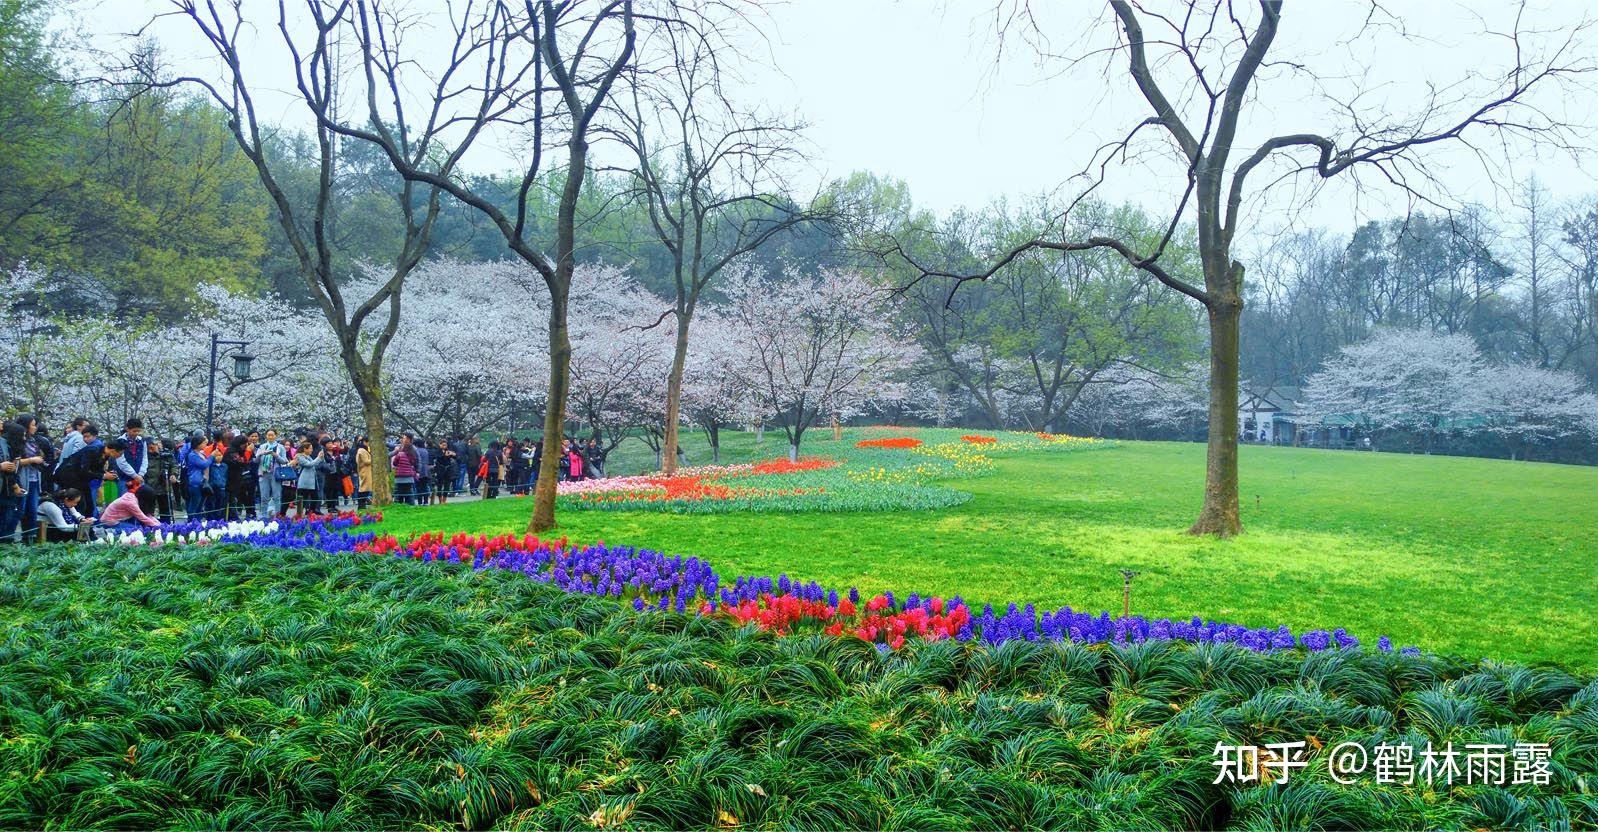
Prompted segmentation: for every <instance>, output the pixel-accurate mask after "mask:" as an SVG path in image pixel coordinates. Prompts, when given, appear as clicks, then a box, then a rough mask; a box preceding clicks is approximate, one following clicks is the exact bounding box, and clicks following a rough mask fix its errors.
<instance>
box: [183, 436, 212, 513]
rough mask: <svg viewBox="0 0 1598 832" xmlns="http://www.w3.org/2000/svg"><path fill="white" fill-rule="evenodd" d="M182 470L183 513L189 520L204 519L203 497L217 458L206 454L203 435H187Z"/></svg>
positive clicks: (209, 483) (209, 484)
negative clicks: (183, 480) (183, 485)
mask: <svg viewBox="0 0 1598 832" xmlns="http://www.w3.org/2000/svg"><path fill="white" fill-rule="evenodd" d="M183 447H184V448H186V449H187V450H185V451H184V452H183V455H182V456H183V470H184V472H185V474H184V479H185V483H184V484H185V491H184V497H185V499H184V503H183V513H184V514H186V515H188V518H189V519H190V520H204V519H205V496H206V492H207V490H208V489H209V488H210V487H211V466H213V465H215V464H216V463H217V460H218V457H215V456H212V455H211V454H210V453H208V452H207V450H206V449H207V447H208V446H207V445H206V443H205V434H203V433H201V432H199V431H195V432H194V433H192V434H190V435H189V441H188V442H186V443H184V446H183Z"/></svg>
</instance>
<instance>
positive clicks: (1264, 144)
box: [887, 0, 1594, 537]
mask: <svg viewBox="0 0 1598 832" xmlns="http://www.w3.org/2000/svg"><path fill="white" fill-rule="evenodd" d="M1151 5H1153V4H1151V3H1145V2H1134V0H1111V2H1110V4H1109V6H1110V10H1111V12H1113V16H1114V25H1115V32H1116V34H1117V41H1116V43H1114V44H1111V45H1106V46H1104V47H1103V48H1095V49H1091V50H1089V51H1088V52H1087V53H1086V54H1085V55H1081V56H1077V57H1075V58H1073V59H1071V60H1070V62H1069V66H1071V67H1075V66H1078V65H1081V64H1084V63H1085V62H1087V61H1088V60H1089V59H1092V58H1104V57H1110V58H1119V59H1122V60H1124V61H1125V62H1126V63H1125V66H1126V72H1128V73H1129V75H1130V79H1131V81H1132V82H1133V84H1134V85H1135V86H1136V88H1137V92H1138V94H1139V95H1140V97H1141V98H1142V100H1143V102H1144V103H1145V104H1146V105H1147V107H1148V109H1149V110H1150V111H1151V112H1152V115H1150V116H1148V117H1147V118H1145V119H1143V120H1142V121H1140V122H1138V123H1137V124H1136V125H1135V126H1134V127H1132V128H1131V129H1130V130H1129V131H1127V132H1126V133H1125V135H1124V138H1122V139H1121V140H1120V141H1117V142H1113V143H1111V144H1109V145H1106V146H1105V147H1103V148H1101V150H1100V152H1099V153H1098V154H1095V157H1094V158H1093V159H1092V160H1091V161H1090V163H1089V165H1088V166H1087V169H1086V170H1087V171H1088V174H1087V175H1088V176H1089V178H1090V179H1091V180H1092V181H1093V184H1092V185H1090V186H1089V187H1088V188H1087V192H1091V191H1092V190H1093V189H1094V188H1095V187H1096V186H1097V185H1098V184H1100V183H1102V182H1103V181H1104V172H1105V170H1106V169H1107V168H1108V167H1109V166H1110V165H1111V164H1113V163H1115V162H1116V161H1118V160H1125V159H1128V158H1129V157H1131V156H1132V155H1133V151H1134V149H1135V147H1137V146H1140V145H1138V144H1137V143H1139V142H1141V141H1143V140H1144V139H1143V136H1144V134H1145V131H1148V130H1150V128H1152V129H1153V132H1155V133H1156V134H1157V136H1158V139H1157V141H1158V142H1159V143H1160V145H1161V146H1162V147H1163V148H1166V149H1170V150H1174V158H1175V159H1176V160H1177V162H1178V164H1180V166H1181V169H1182V173H1183V180H1184V181H1185V183H1186V184H1185V187H1183V188H1182V189H1181V192H1180V194H1179V195H1178V197H1177V199H1176V206H1175V208H1174V210H1173V211H1172V212H1171V215H1170V225H1169V228H1168V230H1167V232H1166V234H1165V235H1164V238H1163V239H1162V240H1160V241H1159V242H1158V243H1157V244H1155V245H1153V246H1151V247H1139V246H1138V245H1137V244H1136V242H1135V241H1129V240H1126V239H1123V238H1119V237H1115V236H1109V235H1095V236H1089V237H1086V238H1076V237H1071V236H1068V235H1067V233H1066V231H1067V229H1068V228H1069V226H1068V224H1066V223H1064V222H1061V223H1060V224H1059V228H1058V229H1057V233H1055V234H1051V235H1044V236H1040V237H1038V238H1037V239H1033V240H1029V241H1026V242H1023V243H1021V244H1020V245H1017V246H1015V247H1014V248H1012V249H1011V250H1010V251H1008V252H1006V253H1004V254H1003V255H1001V256H1000V257H998V258H996V259H995V260H994V261H993V262H992V263H991V264H990V265H989V266H988V268H986V269H984V270H981V271H979V272H977V273H974V274H972V273H956V272H954V271H952V270H949V269H939V268H937V267H935V266H930V265H923V264H919V263H915V262H914V261H913V260H911V263H912V265H913V266H914V267H915V268H916V270H917V271H918V272H919V273H920V277H921V279H925V278H932V277H942V278H949V279H953V280H954V281H956V282H955V286H958V285H959V282H963V281H967V280H985V279H987V278H989V277H991V276H993V275H994V274H996V273H998V272H999V271H1000V270H1002V269H1004V268H1005V267H1006V266H1008V265H1009V264H1010V263H1012V262H1014V261H1015V260H1016V259H1017V258H1019V257H1021V256H1023V255H1025V254H1027V253H1028V252H1030V251H1034V250H1037V249H1047V250H1054V251H1083V250H1087V249H1108V250H1110V251H1113V252H1115V253H1116V254H1118V255H1120V256H1121V257H1123V258H1125V259H1126V260H1127V262H1129V263H1131V264H1132V265H1133V266H1135V267H1137V268H1139V269H1142V270H1144V271H1146V272H1148V273H1149V274H1151V275H1153V276H1154V278H1156V279H1157V280H1159V281H1160V283H1162V284H1164V285H1165V286H1166V287H1168V288H1170V289H1171V290H1172V291H1176V292H1180V293H1181V294H1183V295H1185V296H1186V297H1188V298H1191V299H1193V300H1194V301H1196V302H1198V303H1199V304H1200V305H1202V306H1203V308H1204V310H1205V312H1206V314H1207V316H1208V318H1209V332H1210V379H1209V381H1210V406H1209V432H1208V451H1207V462H1206V472H1205V482H1204V504H1203V508H1202V509H1201V510H1200V512H1199V516H1198V519H1197V520H1196V521H1194V523H1193V525H1192V526H1191V527H1190V529H1189V532H1190V533H1192V534H1209V535H1217V536H1221V537H1227V536H1231V535H1234V534H1237V533H1238V532H1240V531H1241V530H1242V521H1241V517H1240V512H1239V506H1238V476H1237V404H1238V381H1239V379H1238V361H1239V355H1238V344H1239V331H1240V326H1239V321H1240V317H1241V314H1242V310H1243V275H1244V267H1243V264H1242V263H1241V262H1239V261H1238V260H1237V259H1235V258H1234V257H1233V253H1232V245H1233V241H1234V240H1235V238H1236V235H1237V231H1238V227H1239V223H1240V221H1241V220H1242V214H1243V203H1244V196H1245V195H1246V194H1249V193H1251V192H1252V193H1256V194H1257V193H1258V191H1259V190H1262V189H1261V188H1255V189H1253V190H1252V191H1251V189H1250V186H1251V185H1255V184H1257V183H1253V182H1251V181H1250V176H1251V175H1252V174H1254V173H1256V172H1258V171H1261V170H1264V169H1266V168H1263V167H1262V166H1265V165H1267V163H1269V164H1270V165H1272V166H1274V169H1273V170H1272V171H1271V172H1273V173H1274V174H1275V177H1274V178H1273V179H1271V180H1268V181H1267V183H1266V185H1265V187H1266V188H1268V187H1269V185H1270V184H1274V183H1278V182H1283V181H1292V180H1294V179H1296V178H1297V176H1298V175H1300V174H1308V175H1310V176H1312V177H1316V178H1318V179H1330V178H1333V177H1338V176H1342V175H1344V174H1348V175H1350V176H1351V177H1353V178H1355V180H1356V181H1358V177H1359V172H1360V171H1365V172H1368V173H1370V174H1373V176H1372V177H1371V178H1373V179H1374V180H1376V181H1377V182H1379V183H1382V184H1385V185H1389V186H1391V187H1394V188H1397V189H1400V190H1401V191H1402V192H1404V193H1405V194H1406V195H1407V196H1408V197H1409V198H1410V199H1411V200H1412V202H1423V203H1426V204H1430V205H1433V206H1436V207H1438V208H1444V207H1445V206H1442V205H1441V204H1440V203H1439V202H1438V200H1439V199H1440V198H1442V196H1443V195H1445V193H1446V188H1445V187H1444V186H1443V183H1442V179H1441V175H1440V171H1439V170H1435V169H1433V168H1432V167H1428V163H1427V154H1426V153H1425V152H1423V151H1426V150H1428V149H1430V148H1432V147H1433V146H1435V145H1439V144H1444V143H1452V144H1456V145H1459V146H1462V147H1464V148H1466V149H1467V150H1468V151H1469V152H1473V153H1476V154H1478V155H1480V156H1482V157H1483V159H1484V161H1485V154H1486V153H1487V151H1488V148H1486V147H1484V146H1483V144H1482V143H1481V142H1479V141H1478V139H1494V138H1496V139H1498V140H1500V141H1502V142H1507V141H1510V140H1516V139H1518V140H1532V141H1546V142H1552V143H1559V144H1561V145H1563V146H1565V147H1570V146H1571V143H1572V142H1573V141H1574V131H1575V125H1572V124H1570V123H1568V122H1565V121H1562V120H1561V119H1560V118H1559V116H1558V115H1556V114H1555V113H1554V112H1553V111H1551V110H1547V109H1543V108H1541V107H1539V106H1538V103H1537V102H1536V101H1534V100H1533V95H1532V94H1533V92H1534V91H1541V90H1542V89H1543V88H1545V87H1547V88H1550V91H1553V90H1557V89H1559V88H1560V87H1561V86H1562V85H1564V86H1567V87H1569V86H1575V84H1574V83H1573V82H1575V81H1577V80H1578V78H1579V77H1580V76H1582V75H1584V74H1585V73H1588V72H1591V71H1592V70H1593V69H1594V66H1593V62H1592V60H1591V59H1590V58H1589V57H1586V56H1583V55H1581V54H1580V46H1579V40H1580V38H1582V37H1584V36H1585V34H1586V30H1587V28H1588V23H1587V21H1585V20H1583V21H1581V22H1579V23H1578V24H1577V25H1575V26H1568V27H1561V28H1559V29H1558V30H1555V31H1552V32H1549V31H1544V32H1537V31H1535V30H1533V29H1531V28H1530V27H1529V22H1528V21H1525V20H1524V19H1523V15H1520V14H1517V15H1516V16H1515V19H1514V24H1513V27H1512V28H1511V29H1510V30H1509V31H1487V32H1485V34H1486V35H1487V36H1489V37H1491V38H1494V39H1496V40H1497V41H1498V42H1500V43H1502V44H1504V45H1506V48H1507V50H1508V52H1509V53H1510V65H1509V66H1508V67H1507V68H1505V69H1504V70H1503V72H1502V73H1501V74H1499V75H1497V76H1492V77H1489V76H1487V75H1485V74H1484V73H1474V74H1472V75H1471V76H1470V77H1469V78H1467V79H1464V80H1462V81H1461V82H1459V83H1455V84H1444V85H1432V86H1430V90H1431V92H1430V94H1429V95H1428V96H1427V97H1426V99H1425V100H1424V101H1423V102H1422V103H1421V105H1420V106H1419V108H1418V109H1416V110H1415V111H1413V112H1411V113H1408V114H1399V115H1394V114H1391V113H1386V112H1381V111H1379V110H1377V109H1376V108H1375V106H1374V105H1373V104H1371V103H1369V99H1367V98H1366V97H1364V96H1363V95H1361V94H1358V93H1356V94H1354V95H1353V96H1351V97H1348V98H1345V99H1343V100H1331V101H1329V103H1330V104H1331V105H1332V106H1331V110H1332V112H1334V113H1336V114H1337V115H1336V116H1333V117H1332V120H1333V122H1334V123H1331V124H1328V125H1326V126H1325V128H1324V129H1321V130H1319V131H1304V132H1291V133H1283V134H1281V135H1275V136H1271V137H1269V138H1266V139H1264V140H1263V141H1260V142H1259V144H1258V145H1257V146H1255V147H1254V148H1253V149H1252V150H1250V151H1249V152H1248V153H1247V154H1246V155H1244V156H1241V158H1239V157H1238V156H1237V155H1236V153H1235V151H1239V150H1240V148H1237V147H1234V143H1235V142H1237V141H1238V131H1239V127H1240V125H1241V124H1242V123H1243V121H1244V116H1245V113H1246V112H1248V111H1250V110H1252V109H1255V108H1262V107H1263V106H1264V103H1263V102H1262V101H1261V100H1260V96H1261V95H1262V92H1261V90H1262V87H1261V86H1260V84H1259V82H1261V81H1262V80H1265V79H1264V78H1262V75H1261V72H1262V69H1263V70H1268V74H1269V75H1272V76H1274V75H1276V74H1281V75H1285V76H1289V77H1292V76H1299V78H1300V82H1301V83H1302V84H1304V86H1302V87H1300V88H1299V90H1300V94H1308V93H1309V92H1310V91H1312V90H1316V89H1320V88H1322V87H1323V86H1324V85H1322V84H1321V83H1319V82H1320V81H1321V80H1323V79H1322V78H1320V77H1318V76H1315V75H1313V74H1312V73H1311V71H1310V70H1309V69H1308V67H1307V66H1305V65H1304V64H1302V63H1299V62H1297V61H1295V60H1294V59H1293V58H1292V57H1286V58H1279V59H1273V58H1272V56H1271V46H1272V44H1273V42H1274V41H1275V39H1276V35H1277V32H1278V30H1279V27H1280V25H1281V22H1282V2H1281V0H1258V2H1257V4H1256V5H1257V15H1255V16H1254V17H1255V19H1254V20H1252V21H1246V20H1245V19H1244V18H1245V17H1247V16H1248V15H1245V14H1243V13H1241V12H1240V10H1239V8H1238V7H1239V6H1241V5H1249V4H1243V3H1239V2H1237V1H1236V0H1186V2H1173V3H1168V4H1162V6H1161V7H1162V8H1168V9H1169V10H1170V11H1169V13H1167V12H1162V11H1160V10H1158V9H1151V8H1150V7H1151ZM1013 8H1014V10H1015V12H1016V13H1015V14H1000V15H999V16H998V17H999V19H1000V20H1007V21H1011V23H1013V24H1014V25H1016V26H1020V27H1023V28H1024V29H1025V31H1026V32H1027V34H1028V37H1029V38H1030V39H1032V40H1033V42H1034V43H1035V44H1037V45H1038V46H1039V47H1040V48H1045V49H1046V40H1047V36H1046V33H1044V32H1042V31H1041V25H1040V24H1039V23H1038V20H1039V18H1038V16H1037V15H1036V14H1034V11H1035V10H1034V9H1032V8H1030V7H1029V6H1028V5H1027V4H1026V3H1025V0H1020V2H1019V3H1018V4H1017V5H1015V6H1013ZM1524 11H1525V10H1524V8H1522V12H1524ZM1389 18H1390V15H1389V12H1388V10H1387V9H1385V8H1382V7H1381V6H1379V5H1376V4H1373V5H1372V6H1371V7H1370V14H1369V18H1368V20H1367V23H1366V25H1365V26H1364V27H1363V28H1362V29H1361V30H1360V32H1359V33H1358V35H1357V38H1358V37H1366V36H1369V35H1371V34H1372V33H1374V32H1375V31H1377V30H1379V29H1384V28H1386V29H1396V30H1397V32H1398V34H1399V36H1400V37H1403V38H1406V39H1413V40H1415V41H1418V40H1419V36H1416V35H1411V34H1409V33H1407V32H1405V31H1404V30H1403V29H1402V27H1401V26H1397V27H1395V26H1393V24H1392V23H1390V22H1388V19H1389ZM1006 25H1009V24H1006ZM1145 25H1152V26H1154V27H1156V29H1157V31H1156V32H1155V33H1154V34H1152V35H1151V34H1149V33H1147V32H1146V31H1145ZM1545 39H1551V40H1549V42H1548V43H1547V44H1546V45H1544V46H1543V47H1541V48H1540V49H1539V48H1538V45H1537V43H1536V42H1537V41H1541V40H1545ZM1151 53H1152V54H1151ZM1467 82H1469V83H1467ZM1484 88H1485V90H1486V91H1484ZM1173 91H1174V92H1175V93H1176V94H1177V95H1176V97H1173V96H1172V92H1173ZM1327 96H1328V97H1329V98H1330V96H1331V94H1330V93H1327ZM1084 195H1085V194H1084ZM1075 204H1076V203H1072V205H1073V206H1074V205H1075ZM1066 213H1067V214H1068V213H1069V208H1068V209H1067V212H1066ZM1189 221H1191V222H1193V223H1194V224H1195V225H1196V231H1197V237H1198V244H1199V259H1200V265H1201V271H1202V280H1198V281H1195V280H1193V279H1191V278H1189V277H1188V276H1187V275H1184V274H1181V273H1178V272H1177V271H1175V270H1173V269H1170V268H1167V265H1168V264H1167V262H1166V260H1165V259H1164V255H1165V253H1166V245H1167V243H1168V242H1169V241H1170V239H1171V237H1172V236H1173V235H1174V234H1175V233H1176V232H1177V230H1178V228H1179V227H1180V226H1181V225H1182V224H1183V223H1185V222H1189ZM887 253H888V254H890V255H894V256H899V257H903V258H905V259H906V260H910V259H911V258H910V256H909V255H907V254H906V253H905V252H904V251H903V250H902V249H899V248H896V249H894V250H890V251H889V252H887Z"/></svg>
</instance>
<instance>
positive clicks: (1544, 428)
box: [1480, 364, 1598, 458]
mask: <svg viewBox="0 0 1598 832" xmlns="http://www.w3.org/2000/svg"><path fill="white" fill-rule="evenodd" d="M1480 384H1481V393H1482V400H1483V401H1484V403H1485V408H1486V412H1487V416H1488V418H1489V422H1488V426H1487V430H1488V431H1489V432H1491V433H1493V434H1496V435H1498V436H1501V437H1503V438H1504V440H1505V441H1507V442H1508V443H1509V445H1510V449H1511V454H1512V455H1515V456H1520V457H1521V458H1528V457H1529V453H1530V449H1531V448H1532V447H1534V446H1536V445H1542V444H1547V443H1550V442H1554V441H1556V440H1560V439H1565V438H1568V437H1574V436H1582V435H1587V436H1594V437H1598V396H1595V395H1593V393H1592V392H1590V391H1588V390H1587V389H1586V387H1585V386H1584V385H1583V384H1582V382H1581V379H1579V378H1577V377H1576V376H1575V375H1574V374H1572V373H1566V372H1560V371H1558V370H1546V369H1542V368H1540V367H1534V366H1530V365H1518V364H1512V365H1506V366H1497V367H1491V368H1488V369H1487V370H1486V371H1485V372H1484V373H1483V374H1482V378H1481V382H1480Z"/></svg>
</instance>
